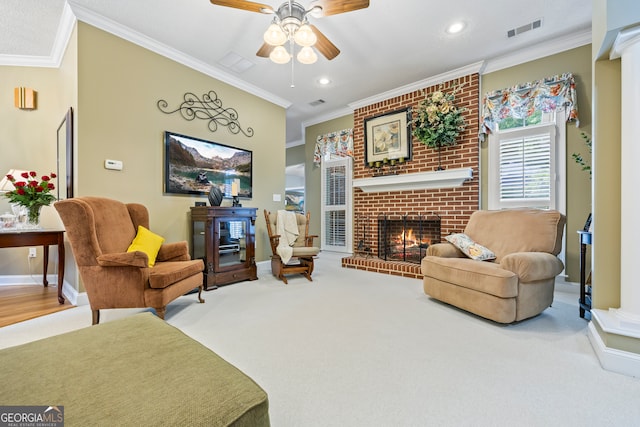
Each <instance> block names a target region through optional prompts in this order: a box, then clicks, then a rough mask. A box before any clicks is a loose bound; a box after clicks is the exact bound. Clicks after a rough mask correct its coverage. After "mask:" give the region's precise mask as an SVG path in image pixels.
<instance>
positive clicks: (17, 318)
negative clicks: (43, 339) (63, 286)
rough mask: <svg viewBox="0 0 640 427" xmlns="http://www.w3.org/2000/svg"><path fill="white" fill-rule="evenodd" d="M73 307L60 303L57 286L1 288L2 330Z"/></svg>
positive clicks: (0, 321)
mask: <svg viewBox="0 0 640 427" xmlns="http://www.w3.org/2000/svg"><path fill="white" fill-rule="evenodd" d="M72 307H74V306H73V305H71V304H70V303H69V302H68V301H65V303H64V304H59V303H58V288H56V287H55V286H49V287H46V288H45V287H44V286H38V285H6V286H5V285H3V286H0V328H1V327H3V326H7V325H12V324H14V323H18V322H22V321H24V320H29V319H33V318H34V317H40V316H44V315H45V314H51V313H55V312H57V311H61V310H66V309H68V308H72Z"/></svg>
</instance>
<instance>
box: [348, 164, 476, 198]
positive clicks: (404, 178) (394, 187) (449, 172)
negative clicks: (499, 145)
mask: <svg viewBox="0 0 640 427" xmlns="http://www.w3.org/2000/svg"><path fill="white" fill-rule="evenodd" d="M472 177H473V169H471V168H458V169H445V170H441V171H434V172H420V173H407V174H402V175H387V176H378V177H375V178H361V179H354V180H353V186H354V187H355V188H359V189H361V190H362V191H364V192H365V193H376V192H380V191H402V190H422V189H433V188H453V187H460V186H461V185H462V184H463V183H464V182H465V181H467V180H469V179H471V178H472Z"/></svg>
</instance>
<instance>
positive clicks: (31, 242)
mask: <svg viewBox="0 0 640 427" xmlns="http://www.w3.org/2000/svg"><path fill="white" fill-rule="evenodd" d="M49 245H57V246H58V302H59V303H60V304H64V296H62V285H63V283H64V230H50V229H38V230H6V231H5V230H3V231H1V232H0V248H18V247H24V246H42V247H43V248H44V251H43V252H44V256H43V260H42V263H43V265H44V269H43V270H44V271H43V273H42V274H43V275H42V284H43V285H44V286H45V287H46V286H49V282H48V281H47V266H48V264H49Z"/></svg>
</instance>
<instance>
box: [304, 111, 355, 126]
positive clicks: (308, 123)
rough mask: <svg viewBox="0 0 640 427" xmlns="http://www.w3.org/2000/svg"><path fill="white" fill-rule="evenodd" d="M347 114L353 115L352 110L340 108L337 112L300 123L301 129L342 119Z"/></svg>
mask: <svg viewBox="0 0 640 427" xmlns="http://www.w3.org/2000/svg"><path fill="white" fill-rule="evenodd" d="M349 114H353V109H352V108H346V107H345V108H341V109H339V110H333V111H330V112H328V113H325V114H323V115H321V116H316V117H314V118H312V119H311V120H307V121H305V122H302V129H304V128H306V127H308V126H313V125H317V124H318V123H324V122H328V121H329V120H333V119H338V118H340V117H344V116H348V115H349Z"/></svg>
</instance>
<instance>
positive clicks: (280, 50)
mask: <svg viewBox="0 0 640 427" xmlns="http://www.w3.org/2000/svg"><path fill="white" fill-rule="evenodd" d="M269 59H271V60H272V61H273V62H275V63H276V64H286V63H287V62H289V61H290V60H291V55H289V52H287V49H285V48H284V47H283V46H276V47H275V48H274V49H273V50H272V51H271V53H270V54H269Z"/></svg>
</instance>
